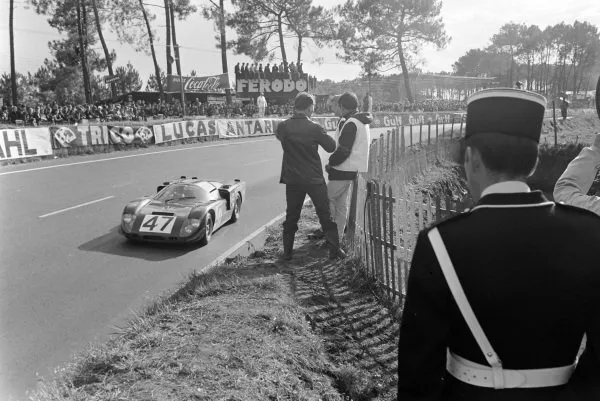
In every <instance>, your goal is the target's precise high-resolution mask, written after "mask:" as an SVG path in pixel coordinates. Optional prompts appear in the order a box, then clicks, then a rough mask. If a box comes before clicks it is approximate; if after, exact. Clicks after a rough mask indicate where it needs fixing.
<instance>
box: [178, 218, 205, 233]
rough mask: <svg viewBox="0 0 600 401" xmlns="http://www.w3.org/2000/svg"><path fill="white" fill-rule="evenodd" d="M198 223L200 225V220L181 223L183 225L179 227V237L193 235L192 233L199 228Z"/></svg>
mask: <svg viewBox="0 0 600 401" xmlns="http://www.w3.org/2000/svg"><path fill="white" fill-rule="evenodd" d="M200 223H201V220H200V219H188V220H185V221H184V222H183V225H182V226H181V231H180V235H181V236H182V237H187V236H189V235H192V233H194V231H196V230H198V228H199V227H200Z"/></svg>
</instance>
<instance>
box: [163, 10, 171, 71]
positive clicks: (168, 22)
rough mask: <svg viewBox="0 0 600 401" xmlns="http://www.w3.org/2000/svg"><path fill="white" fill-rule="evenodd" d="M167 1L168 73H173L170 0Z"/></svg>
mask: <svg viewBox="0 0 600 401" xmlns="http://www.w3.org/2000/svg"><path fill="white" fill-rule="evenodd" d="M164 1H165V18H166V20H167V75H171V74H172V73H173V69H172V67H171V59H172V57H171V13H170V12H169V0H164Z"/></svg>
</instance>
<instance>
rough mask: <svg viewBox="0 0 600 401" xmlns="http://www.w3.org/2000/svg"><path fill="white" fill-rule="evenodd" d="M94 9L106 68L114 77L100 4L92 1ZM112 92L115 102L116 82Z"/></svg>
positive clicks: (112, 86) (111, 87) (111, 86)
mask: <svg viewBox="0 0 600 401" xmlns="http://www.w3.org/2000/svg"><path fill="white" fill-rule="evenodd" d="M92 7H93V9H94V20H96V30H97V31H98V37H99V38H100V43H102V50H104V58H106V66H107V67H108V75H110V76H111V77H112V76H113V68H112V60H111V58H110V53H109V52H108V47H107V46H106V41H105V40H104V34H103V33H102V24H100V16H99V15H98V4H97V3H96V0H92ZM110 92H111V94H112V98H113V100H115V99H116V97H117V84H116V82H111V83H110Z"/></svg>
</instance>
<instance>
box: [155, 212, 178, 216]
mask: <svg viewBox="0 0 600 401" xmlns="http://www.w3.org/2000/svg"><path fill="white" fill-rule="evenodd" d="M152 214H153V215H155V216H175V213H168V212H152Z"/></svg>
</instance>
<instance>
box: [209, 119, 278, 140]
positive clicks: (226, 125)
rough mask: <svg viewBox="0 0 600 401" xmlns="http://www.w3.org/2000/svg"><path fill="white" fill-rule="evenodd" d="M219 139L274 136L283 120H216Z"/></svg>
mask: <svg viewBox="0 0 600 401" xmlns="http://www.w3.org/2000/svg"><path fill="white" fill-rule="evenodd" d="M216 121H217V131H218V132H219V138H243V137H249V136H260V135H274V134H275V130H276V129H277V125H278V124H279V123H280V122H281V121H283V119H280V118H277V119H268V118H260V119H248V120H237V119H234V120H216Z"/></svg>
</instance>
